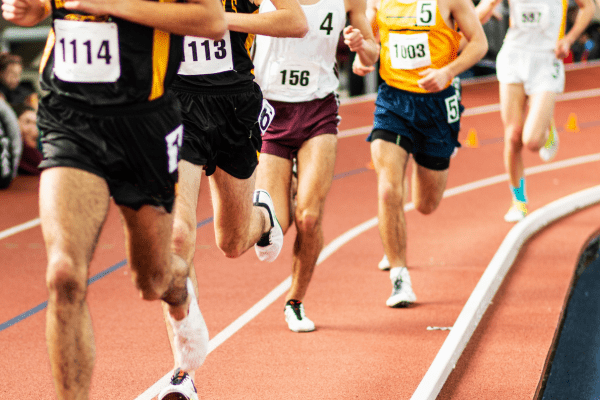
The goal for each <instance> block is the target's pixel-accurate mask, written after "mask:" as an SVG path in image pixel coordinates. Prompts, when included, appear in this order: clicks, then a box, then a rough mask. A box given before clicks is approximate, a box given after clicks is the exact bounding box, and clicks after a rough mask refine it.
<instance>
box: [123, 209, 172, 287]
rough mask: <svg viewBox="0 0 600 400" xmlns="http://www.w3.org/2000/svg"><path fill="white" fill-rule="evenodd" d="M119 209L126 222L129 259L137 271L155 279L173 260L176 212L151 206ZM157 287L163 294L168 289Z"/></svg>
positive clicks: (132, 267)
mask: <svg viewBox="0 0 600 400" xmlns="http://www.w3.org/2000/svg"><path fill="white" fill-rule="evenodd" d="M119 210H120V212H121V216H122V218H123V222H124V228H125V244H126V250H127V258H128V260H129V265H130V267H131V269H132V270H133V271H134V273H136V274H138V275H139V276H144V275H146V276H147V277H149V279H152V277H154V276H156V274H158V275H160V274H161V272H165V271H167V269H168V268H169V265H170V263H171V236H172V232H173V213H168V212H167V211H166V210H165V209H164V208H163V207H156V206H151V205H144V206H141V207H140V208H139V209H137V210H136V209H133V208H130V207H127V206H119ZM141 281H142V282H145V281H146V279H143V278H142V279H141ZM158 289H159V290H157V292H159V293H160V292H162V291H164V290H165V289H166V288H162V290H161V288H158Z"/></svg>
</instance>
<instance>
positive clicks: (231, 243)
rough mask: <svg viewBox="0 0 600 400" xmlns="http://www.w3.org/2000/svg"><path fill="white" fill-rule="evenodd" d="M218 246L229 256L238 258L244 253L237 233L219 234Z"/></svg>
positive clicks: (217, 238)
mask: <svg viewBox="0 0 600 400" xmlns="http://www.w3.org/2000/svg"><path fill="white" fill-rule="evenodd" d="M215 239H216V241H217V247H219V249H220V250H221V251H222V252H223V254H225V257H227V258H238V257H239V256H241V255H242V254H244V250H245V249H244V248H243V246H242V245H241V240H240V239H239V237H238V236H236V235H219V236H218V237H216V238H215Z"/></svg>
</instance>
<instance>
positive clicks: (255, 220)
mask: <svg viewBox="0 0 600 400" xmlns="http://www.w3.org/2000/svg"><path fill="white" fill-rule="evenodd" d="M255 179H256V171H255V172H254V174H252V176H251V177H250V178H248V179H237V178H234V177H233V176H231V175H229V174H228V173H226V172H225V171H223V170H222V169H220V168H217V170H216V171H215V173H214V174H213V175H211V176H210V177H209V181H210V192H211V198H212V204H213V210H214V215H215V238H216V241H217V245H218V246H219V248H220V249H221V250H222V251H223V253H224V254H225V255H226V256H227V257H230V258H235V257H239V256H241V255H242V254H243V253H245V252H246V250H248V249H249V248H250V247H252V246H254V244H256V242H258V241H259V239H260V237H261V235H262V234H263V233H265V232H268V231H269V229H270V228H271V223H270V221H269V216H268V213H267V210H266V209H264V208H263V207H254V205H253V204H252V194H253V192H254V182H255Z"/></svg>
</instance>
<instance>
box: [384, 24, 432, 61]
mask: <svg viewBox="0 0 600 400" xmlns="http://www.w3.org/2000/svg"><path fill="white" fill-rule="evenodd" d="M388 46H389V50H390V58H391V60H392V68H394V69H416V68H421V67H427V66H429V65H431V53H430V52H429V38H428V36H427V33H417V34H414V35H404V34H400V33H393V32H390V34H389V40H388Z"/></svg>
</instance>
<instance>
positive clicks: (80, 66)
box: [40, 0, 183, 106]
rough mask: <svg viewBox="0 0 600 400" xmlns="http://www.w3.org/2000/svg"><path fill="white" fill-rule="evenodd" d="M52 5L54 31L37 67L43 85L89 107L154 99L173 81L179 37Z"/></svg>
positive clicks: (56, 0) (61, 0)
mask: <svg viewBox="0 0 600 400" xmlns="http://www.w3.org/2000/svg"><path fill="white" fill-rule="evenodd" d="M155 1H156V0H155ZM160 1H173V2H175V1H177V0H160ZM51 4H52V29H51V31H50V34H49V36H48V40H47V43H46V49H45V51H44V55H43V58H42V62H41V65H40V73H41V86H42V88H43V89H45V90H49V91H51V92H53V93H56V94H58V95H60V96H64V97H67V98H70V99H73V100H77V101H81V102H84V103H86V104H89V105H92V106H110V105H112V106H114V105H127V104H134V103H143V102H147V101H152V100H155V99H157V98H159V97H161V96H162V95H163V94H164V93H165V90H166V88H168V87H169V86H170V84H171V83H172V82H173V80H174V78H175V77H176V75H177V70H178V68H179V64H180V62H181V59H182V57H183V51H182V50H183V37H182V36H179V35H173V34H169V33H167V32H163V31H160V30H157V29H153V28H150V27H146V26H143V25H139V24H135V23H132V22H129V21H126V20H123V19H119V18H115V17H111V16H92V15H86V14H83V13H79V12H73V11H71V10H67V9H65V8H64V6H63V4H64V0H51Z"/></svg>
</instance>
